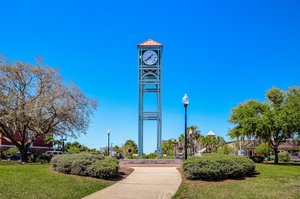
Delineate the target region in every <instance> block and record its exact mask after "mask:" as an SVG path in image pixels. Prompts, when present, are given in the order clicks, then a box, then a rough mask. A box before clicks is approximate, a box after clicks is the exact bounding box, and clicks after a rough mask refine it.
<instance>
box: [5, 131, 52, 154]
mask: <svg viewBox="0 0 300 199" xmlns="http://www.w3.org/2000/svg"><path fill="white" fill-rule="evenodd" d="M14 139H16V140H18V141H20V140H21V139H20V135H19V134H18V133H16V134H15V135H14ZM11 147H15V145H14V144H12V143H11V142H10V141H9V139H7V138H6V137H5V136H4V135H2V134H1V133H0V151H4V150H6V149H8V148H11ZM52 149H53V143H52V142H49V143H46V142H45V140H44V137H39V138H37V139H36V140H35V141H34V142H33V143H32V144H31V146H30V147H29V151H31V152H42V153H43V152H46V151H48V150H52Z"/></svg>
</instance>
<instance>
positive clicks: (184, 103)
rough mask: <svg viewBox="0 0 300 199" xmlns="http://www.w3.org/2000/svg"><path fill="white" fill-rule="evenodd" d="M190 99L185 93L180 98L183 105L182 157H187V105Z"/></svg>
mask: <svg viewBox="0 0 300 199" xmlns="http://www.w3.org/2000/svg"><path fill="white" fill-rule="evenodd" d="M189 102H190V100H189V97H188V95H187V94H184V96H183V98H182V103H183V106H184V159H185V160H186V159H187V132H186V131H187V123H186V122H187V106H188V104H189Z"/></svg>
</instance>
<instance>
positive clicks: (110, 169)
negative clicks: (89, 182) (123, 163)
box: [51, 152, 119, 178]
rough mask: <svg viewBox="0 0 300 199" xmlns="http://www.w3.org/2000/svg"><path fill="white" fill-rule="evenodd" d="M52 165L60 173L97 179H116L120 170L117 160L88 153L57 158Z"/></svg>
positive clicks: (54, 158) (53, 159)
mask: <svg viewBox="0 0 300 199" xmlns="http://www.w3.org/2000/svg"><path fill="white" fill-rule="evenodd" d="M51 165H52V167H53V168H54V169H55V170H56V171H58V172H62V173H67V174H75V175H82V176H92V177H97V178H111V177H114V176H116V175H117V174H118V169H119V161H118V160H117V159H115V158H112V157H105V158H104V156H102V155H95V154H91V153H86V152H84V153H78V154H70V155H68V154H66V155H58V156H55V157H53V158H52V160H51Z"/></svg>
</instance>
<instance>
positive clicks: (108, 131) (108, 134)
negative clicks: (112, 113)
mask: <svg viewBox="0 0 300 199" xmlns="http://www.w3.org/2000/svg"><path fill="white" fill-rule="evenodd" d="M109 136H110V130H109V129H108V130H107V138H108V139H107V140H108V142H107V152H108V156H109V155H110V153H109Z"/></svg>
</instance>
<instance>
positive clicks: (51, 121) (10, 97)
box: [0, 58, 97, 162]
mask: <svg viewBox="0 0 300 199" xmlns="http://www.w3.org/2000/svg"><path fill="white" fill-rule="evenodd" d="M96 105H97V104H96V102H95V101H94V100H92V99H89V98H88V97H86V96H85V95H84V94H83V93H82V92H81V91H80V90H79V88H78V87H76V86H75V85H73V84H70V85H65V84H64V83H63V79H62V77H61V76H60V75H59V74H58V72H57V71H56V70H53V69H51V68H50V67H48V66H46V65H44V64H43V62H42V60H41V59H38V60H37V62H36V64H35V65H32V64H27V63H22V62H14V63H13V64H10V63H9V62H8V61H6V60H5V59H4V58H0V133H2V134H3V135H4V136H5V137H6V138H7V139H8V140H9V141H10V142H11V143H13V144H14V145H15V146H16V147H17V148H18V149H19V150H20V153H21V161H22V162H26V161H27V151H28V148H29V146H30V145H31V143H32V142H33V141H34V140H36V139H37V138H39V137H41V138H45V137H46V136H50V135H53V134H56V135H63V136H72V137H76V136H78V135H79V134H81V133H85V132H86V130H87V128H88V126H89V121H90V116H91V114H92V111H93V110H94V109H95V108H96Z"/></svg>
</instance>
